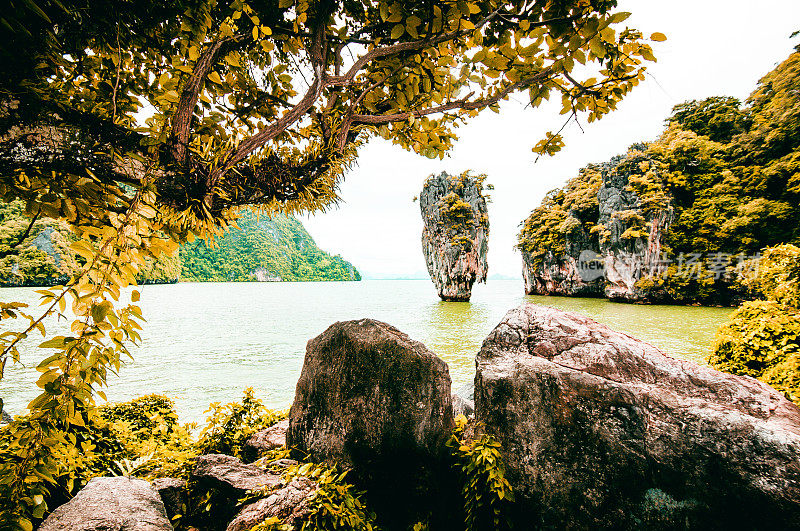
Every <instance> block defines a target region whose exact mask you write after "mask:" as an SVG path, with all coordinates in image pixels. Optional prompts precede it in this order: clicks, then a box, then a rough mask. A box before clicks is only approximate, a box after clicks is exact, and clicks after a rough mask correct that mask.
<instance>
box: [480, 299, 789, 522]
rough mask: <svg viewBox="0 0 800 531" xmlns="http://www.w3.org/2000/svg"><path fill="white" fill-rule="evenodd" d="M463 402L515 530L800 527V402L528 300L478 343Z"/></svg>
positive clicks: (752, 382) (743, 378)
mask: <svg viewBox="0 0 800 531" xmlns="http://www.w3.org/2000/svg"><path fill="white" fill-rule="evenodd" d="M475 405H476V420H477V422H478V423H479V425H480V424H483V426H484V427H485V428H484V429H485V430H486V431H487V432H488V433H490V434H492V435H494V436H495V437H496V438H497V439H498V441H499V442H500V443H501V444H502V452H503V456H504V459H505V462H506V467H507V473H508V478H509V480H510V482H511V483H512V486H513V487H514V489H515V490H516V495H517V500H518V504H517V508H518V510H519V511H520V514H518V515H517V517H518V518H520V519H521V520H522V521H523V522H525V525H526V526H529V527H530V526H533V527H538V526H542V527H545V528H550V527H552V528H566V527H570V528H575V529H590V528H614V529H641V528H651V529H653V528H655V529H665V528H669V529H685V528H694V529H705V528H709V529H732V528H735V529H797V528H800V409H798V408H797V407H796V406H795V405H793V404H792V403H790V402H789V401H788V400H786V399H785V398H784V397H783V396H781V395H780V394H779V393H777V392H776V391H775V390H773V389H772V388H771V387H769V386H767V385H765V384H763V383H761V382H759V381H757V380H755V379H752V378H749V377H739V376H733V375H730V374H724V373H720V372H717V371H715V370H713V369H710V368H707V367H703V366H700V365H697V364H695V363H691V362H687V361H680V360H675V359H672V358H670V357H668V356H666V355H665V354H663V353H662V352H660V351H659V350H657V349H656V348H655V347H652V346H651V345H649V344H647V343H644V342H641V341H638V340H636V339H633V338H631V337H629V336H627V335H625V334H621V333H618V332H614V331H613V330H610V329H608V328H607V327H605V326H603V325H600V324H598V323H596V322H594V321H592V320H590V319H588V318H586V317H582V316H580V315H576V314H572V313H567V312H562V311H559V310H555V309H552V308H546V307H542V306H536V305H531V304H529V305H524V306H521V307H520V308H517V309H515V310H512V311H510V312H509V313H508V314H506V316H505V318H504V319H503V321H502V322H501V323H500V324H499V325H498V326H497V327H496V328H495V329H494V330H493V331H492V332H491V334H490V335H489V336H488V337H487V339H486V340H485V341H484V344H483V346H482V348H481V351H480V353H479V355H478V358H477V373H476V376H475Z"/></svg>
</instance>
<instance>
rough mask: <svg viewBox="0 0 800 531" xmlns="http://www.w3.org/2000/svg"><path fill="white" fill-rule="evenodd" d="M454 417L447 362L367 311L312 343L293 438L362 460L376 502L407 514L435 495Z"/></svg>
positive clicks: (317, 455)
mask: <svg viewBox="0 0 800 531" xmlns="http://www.w3.org/2000/svg"><path fill="white" fill-rule="evenodd" d="M453 426H454V422H453V405H452V398H451V395H450V374H449V371H448V367H447V364H446V363H445V362H444V361H442V360H441V359H439V358H438V357H437V356H436V355H435V354H433V353H432V352H431V351H429V350H428V349H427V348H426V347H425V346H424V345H423V344H422V343H419V342H417V341H413V340H412V339H410V338H409V337H408V336H407V335H406V334H404V333H402V332H400V331H399V330H397V329H396V328H394V327H392V326H390V325H388V324H386V323H382V322H380V321H375V320H372V319H361V320H358V321H346V322H338V323H335V324H334V325H332V326H331V327H330V328H328V329H327V330H326V331H325V332H323V333H322V334H321V335H319V336H318V337H316V338H314V339H312V340H311V341H309V342H308V347H307V349H306V357H305V362H304V364H303V370H302V373H301V374H300V379H299V380H298V382H297V391H296V394H295V399H294V403H293V404H292V408H291V411H290V413H289V429H288V431H287V438H286V442H287V445H288V446H290V447H292V448H296V449H297V450H299V451H301V452H306V453H308V454H309V455H310V458H311V460H314V461H324V462H326V463H328V464H332V465H338V466H339V468H340V469H342V468H348V469H352V470H353V474H352V475H351V476H348V477H350V478H351V480H355V481H357V483H358V484H359V485H361V486H363V487H365V488H367V489H368V496H369V497H370V500H369V501H370V502H371V503H372V507H373V509H375V510H376V511H379V512H380V511H381V510H383V511H384V512H386V511H388V512H391V513H403V512H404V511H408V510H415V509H416V507H415V506H419V504H424V503H427V502H428V501H430V500H427V499H425V498H424V491H425V490H426V489H427V488H428V487H429V486H430V483H431V480H434V479H435V476H436V472H435V471H436V470H437V467H439V466H440V465H441V464H442V461H443V458H444V455H445V452H446V447H445V445H444V443H445V442H446V440H447V438H448V437H449V435H450V433H451V431H452V429H453ZM394 517H397V518H399V519H402V516H398V515H397V514H395V515H394V516H393V518H394Z"/></svg>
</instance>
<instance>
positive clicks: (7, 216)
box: [0, 201, 361, 286]
mask: <svg viewBox="0 0 800 531" xmlns="http://www.w3.org/2000/svg"><path fill="white" fill-rule="evenodd" d="M31 221H32V218H31V217H30V216H29V215H28V214H26V212H25V204H24V203H23V202H22V201H14V202H11V203H3V204H0V286H45V285H52V284H57V283H61V282H66V281H67V280H68V279H69V277H70V276H71V275H72V274H74V273H75V272H76V271H77V270H78V268H79V267H80V265H81V263H82V260H83V259H82V258H80V257H79V256H78V255H77V254H76V253H75V252H73V251H71V250H70V244H71V243H72V242H73V241H74V239H75V238H74V236H73V233H72V232H71V231H70V229H69V226H68V225H67V224H66V223H64V222H57V221H54V220H52V219H50V218H44V219H42V220H40V219H36V220H35V221H34V222H33V223H32V224H31ZM238 225H239V228H238V229H237V228H233V229H231V230H229V231H228V232H227V233H225V234H224V235H223V236H222V237H220V238H218V239H217V241H216V245H215V246H213V247H212V246H210V245H208V244H206V243H205V242H204V241H195V242H192V243H188V244H185V245H183V246H182V247H181V249H180V251H179V253H178V256H175V257H165V256H162V257H161V258H160V259H159V260H158V261H156V262H153V261H148V262H147V263H146V265H145V267H144V268H143V270H142V271H141V272H140V275H139V279H138V280H139V282H140V283H170V282H177V281H178V280H189V281H277V280H360V279H361V275H360V274H359V273H358V271H357V270H356V269H355V268H354V267H353V266H352V265H351V264H350V263H349V262H347V261H345V260H344V259H342V258H341V257H339V256H331V255H329V254H328V253H326V252H325V251H322V250H321V249H319V247H317V245H316V243H314V240H313V238H312V237H311V236H310V235H309V234H308V232H306V230H305V228H304V227H303V225H302V223H300V222H299V221H298V220H297V219H295V218H294V217H290V216H283V215H278V216H275V217H273V218H271V219H270V218H268V217H267V216H261V217H260V218H259V217H258V216H256V215H255V214H252V213H250V212H245V213H244V215H243V216H242V218H241V219H240V220H239V223H238ZM28 227H30V230H28Z"/></svg>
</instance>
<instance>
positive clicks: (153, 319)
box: [0, 280, 731, 421]
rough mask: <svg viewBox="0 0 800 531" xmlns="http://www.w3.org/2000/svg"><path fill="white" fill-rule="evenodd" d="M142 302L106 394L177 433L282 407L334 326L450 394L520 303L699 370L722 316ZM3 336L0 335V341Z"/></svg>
mask: <svg viewBox="0 0 800 531" xmlns="http://www.w3.org/2000/svg"><path fill="white" fill-rule="evenodd" d="M141 291H142V300H141V306H142V308H143V310H144V315H145V318H146V319H147V323H146V324H145V326H144V333H143V342H142V344H141V346H139V347H137V348H135V349H133V353H134V360H133V361H129V362H128V363H127V364H126V365H125V366H123V368H122V370H121V371H120V374H119V376H111V377H110V381H109V384H110V385H109V388H108V389H106V393H107V395H108V398H109V400H112V401H116V400H126V399H130V398H133V397H136V396H140V395H142V394H147V393H162V394H165V395H168V396H171V397H173V398H174V399H175V402H176V404H177V408H178V412H179V413H180V415H181V419H182V420H185V421H193V420H197V421H200V420H202V419H203V412H204V411H205V409H206V408H207V407H208V404H209V403H210V402H228V401H232V400H236V399H238V398H240V397H241V391H242V390H243V389H244V388H246V387H253V389H254V390H255V392H256V395H257V396H258V397H260V398H261V399H263V400H264V401H265V402H266V403H267V404H269V405H270V406H272V407H276V408H285V407H288V406H289V405H290V404H291V401H292V398H293V396H294V388H295V383H296V381H297V378H298V376H299V375H300V369H301V368H302V365H303V356H304V353H305V346H306V342H307V341H308V340H309V339H311V338H312V337H314V336H316V335H318V334H320V333H321V332H322V331H324V330H325V329H326V328H327V327H328V326H330V325H331V324H332V323H334V322H336V321H342V320H348V319H359V318H363V317H371V318H375V319H380V320H382V321H385V322H387V323H389V324H391V325H393V326H395V327H397V328H399V329H400V330H402V331H403V332H405V333H407V334H408V335H409V336H411V337H412V338H413V339H416V340H418V341H421V342H423V343H424V344H425V345H427V346H428V348H430V349H431V350H432V351H434V352H435V353H436V354H438V355H439V356H440V357H442V358H443V359H444V360H445V361H446V362H447V363H448V365H449V366H450V374H451V376H452V379H453V387H454V388H458V387H460V386H463V385H464V384H466V383H468V382H469V381H471V380H472V378H473V377H474V373H475V354H476V353H477V352H478V350H479V349H480V346H481V343H482V342H483V340H484V338H485V337H486V335H487V334H488V333H489V332H490V331H491V330H492V328H494V327H495V326H496V325H497V323H498V322H499V321H500V320H501V319H502V317H503V315H504V314H505V313H506V312H507V311H508V310H510V309H511V308H514V307H516V306H518V305H520V304H522V303H523V302H525V301H530V302H535V303H538V304H544V305H548V306H553V307H556V308H560V309H564V310H569V311H574V312H578V313H582V314H585V315H588V316H589V317H591V318H593V319H595V320H597V321H599V322H602V323H605V324H607V325H609V326H610V327H612V328H614V329H616V330H619V331H622V332H625V333H628V334H630V335H632V336H634V337H637V338H639V339H642V340H644V341H647V342H649V343H651V344H653V345H655V346H657V347H659V348H661V349H662V350H664V351H665V352H666V353H667V354H669V355H671V356H673V357H679V358H684V359H689V360H693V361H696V362H699V363H703V362H704V360H705V358H706V357H707V356H708V353H709V349H710V346H711V342H712V340H713V336H714V332H715V331H716V329H717V327H718V326H719V325H720V324H721V323H722V322H724V321H725V319H726V317H727V316H728V314H729V313H730V311H731V310H730V309H725V308H703V307H689V306H646V305H634V304H619V303H612V302H608V301H606V300H603V299H573V298H562V297H538V296H525V295H524V292H523V287H522V281H521V280H494V281H489V282H488V283H487V284H486V285H478V286H476V287H475V289H474V291H473V297H472V301H471V302H442V301H440V300H439V299H438V297H437V296H436V292H435V290H434V288H433V285H432V284H431V282H430V281H428V280H365V281H362V282H276V283H181V284H170V285H148V286H143V287H141ZM37 299H38V295H36V294H35V293H34V291H33V290H32V289H29V288H5V289H0V300H3V301H9V300H22V301H26V302H29V303H32V304H36V301H37ZM13 324H14V323H13V322H8V321H6V322H3V323H0V330H4V329H10V328H11V327H12V325H13ZM52 326H53V327H54V329H56V328H59V325H58V324H55V325H52ZM61 333H66V331H65V330H64V331H63V332H61ZM36 344H37V342H36V341H32V342H28V343H27V344H26V345H25V346H24V348H23V349H22V365H12V364H11V363H9V365H8V366H7V368H6V377H5V379H4V380H2V381H0V397H2V398H3V400H4V401H5V403H6V407H7V409H8V410H9V411H10V412H12V413H15V412H19V411H21V410H22V409H23V408H24V407H25V406H26V405H27V404H28V402H29V401H30V400H31V399H32V398H34V397H35V396H36V394H37V390H36V388H35V386H34V385H33V382H34V381H35V379H36V371H35V369H34V367H35V365H36V363H37V362H38V361H39V360H41V359H42V358H44V357H45V356H46V354H45V353H43V352H42V349H39V348H37V347H36Z"/></svg>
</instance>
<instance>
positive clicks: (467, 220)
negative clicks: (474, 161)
mask: <svg viewBox="0 0 800 531" xmlns="http://www.w3.org/2000/svg"><path fill="white" fill-rule="evenodd" d="M419 208H420V213H421V214H422V222H423V224H424V225H423V229H422V253H423V255H424V256H425V263H426V264H427V266H428V273H429V274H430V276H431V280H432V281H433V283H434V285H435V286H436V290H437V291H438V293H439V297H440V298H441V299H442V300H445V301H468V300H469V299H470V297H471V296H472V285H473V284H474V283H475V282H485V281H486V274H487V273H488V271H489V266H488V263H487V261H486V256H487V253H488V252H489V213H488V210H487V208H486V198H485V197H484V196H483V180H482V178H481V177H477V176H472V175H469V174H468V173H464V174H461V175H448V174H447V173H444V172H442V173H441V174H439V175H431V176H430V177H428V179H427V180H426V181H425V185H424V186H423V188H422V192H421V193H420V196H419Z"/></svg>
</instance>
